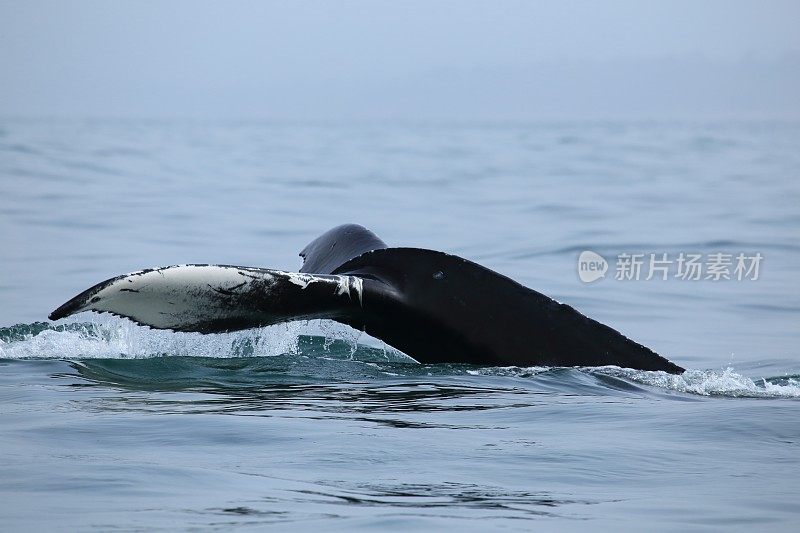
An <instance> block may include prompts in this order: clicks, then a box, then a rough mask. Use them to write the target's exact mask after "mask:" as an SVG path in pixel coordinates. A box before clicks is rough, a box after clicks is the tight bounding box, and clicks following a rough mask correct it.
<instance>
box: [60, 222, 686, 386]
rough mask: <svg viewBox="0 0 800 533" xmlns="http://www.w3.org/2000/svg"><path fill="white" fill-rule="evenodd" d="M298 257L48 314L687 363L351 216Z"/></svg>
mask: <svg viewBox="0 0 800 533" xmlns="http://www.w3.org/2000/svg"><path fill="white" fill-rule="evenodd" d="M300 256H301V257H302V258H303V266H302V268H301V269H300V271H299V272H285V271H281V270H272V269H266V268H253V267H241V266H233V265H201V264H195V265H176V266H169V267H163V268H155V269H147V270H141V271H138V272H133V273H131V274H126V275H123V276H117V277H114V278H111V279H108V280H106V281H103V282H101V283H98V284H97V285H95V286H93V287H91V288H89V289H87V290H85V291H84V292H82V293H80V294H78V295H77V296H75V297H74V298H72V299H71V300H69V301H68V302H66V303H65V304H63V305H62V306H60V307H59V308H58V309H56V310H55V311H53V312H52V313H51V314H50V319H51V320H57V319H60V318H64V317H67V316H69V315H72V314H75V313H79V312H82V311H96V312H100V313H112V314H115V315H118V316H122V317H127V318H129V319H131V320H133V321H134V322H136V323H138V324H141V325H146V326H150V327H152V328H156V329H169V330H174V331H193V332H200V333H220V332H227V331H235V330H241V329H248V328H255V327H262V326H267V325H271V324H278V323H281V322H287V321H291V320H307V319H315V318H325V319H331V320H335V321H337V322H340V323H343V324H346V325H348V326H351V327H353V328H355V329H359V330H362V331H365V332H366V333H368V334H370V335H372V336H373V337H376V338H378V339H381V340H383V341H384V342H386V343H387V344H389V345H390V346H393V347H394V348H397V349H398V350H400V351H402V352H404V353H405V354H407V355H409V356H410V357H412V358H414V359H416V360H417V361H419V362H421V363H469V364H475V365H491V366H605V365H616V366H620V367H627V368H634V369H640V370H662V371H665V372H670V373H680V372H683V370H684V369H683V368H681V367H680V366H678V365H676V364H674V363H672V362H670V361H668V360H667V359H665V358H664V357H661V356H660V355H658V354H656V353H655V352H653V351H652V350H650V349H649V348H647V347H645V346H642V345H641V344H639V343H637V342H635V341H632V340H631V339H629V338H627V337H625V336H624V335H622V334H621V333H619V332H618V331H616V330H614V329H612V328H610V327H608V326H606V325H603V324H601V323H599V322H597V321H595V320H592V319H591V318H588V317H586V316H584V315H583V314H581V313H580V312H578V311H576V310H575V309H573V308H572V307H570V306H569V305H566V304H563V303H559V302H557V301H555V300H553V299H552V298H549V297H547V296H545V295H544V294H541V293H539V292H537V291H534V290H532V289H529V288H527V287H525V286H523V285H521V284H519V283H517V282H515V281H514V280H512V279H510V278H508V277H506V276H503V275H501V274H498V273H497V272H494V271H492V270H489V269H488V268H485V267H483V266H481V265H478V264H477V263H473V262H472V261H468V260H466V259H463V258H461V257H457V256H454V255H450V254H446V253H443V252H437V251H434V250H425V249H420V248H394V247H389V246H387V245H386V243H384V242H383V241H382V240H381V239H379V238H378V237H377V236H376V235H375V234H374V233H372V232H371V231H369V230H368V229H366V228H364V227H362V226H359V225H356V224H346V225H343V226H338V227H336V228H333V229H332V230H330V231H328V232H326V233H324V234H323V235H321V236H320V237H318V238H317V239H315V240H314V241H312V242H311V243H310V244H309V245H308V246H306V247H305V248H304V249H303V251H302V252H300Z"/></svg>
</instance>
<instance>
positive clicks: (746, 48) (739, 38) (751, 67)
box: [0, 0, 800, 120]
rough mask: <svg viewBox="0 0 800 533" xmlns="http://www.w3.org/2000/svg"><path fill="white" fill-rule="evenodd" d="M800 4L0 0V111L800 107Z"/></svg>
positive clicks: (522, 114)
mask: <svg viewBox="0 0 800 533" xmlns="http://www.w3.org/2000/svg"><path fill="white" fill-rule="evenodd" d="M798 21H800V2H799V1H796V0H787V1H764V0H760V1H756V0H751V1H734V0H724V1H705V2H703V1H698V0H693V1H676V0H670V1H663V2H648V1H644V0H632V1H614V2H610V1H585V2H572V1H563V0H560V1H554V2H535V1H520V2H517V1H502V0H491V1H465V0H459V1H452V2H451V1H435V0H423V1H397V0H396V1H386V2H381V1H334V0H326V1H318V2H311V1H291V2H289V1H286V2H267V1H261V2H256V1H253V2H244V1H225V2H222V1H220V2H206V1H198V0H190V1H173V2H167V1H145V2H142V1H138V2H134V1H127V2H117V1H109V0H98V1H91V2H90V1H59V0H56V1H40V0H19V1H5V0H0V72H2V79H1V82H0V115H4V116H43V117H49V116H66V117H135V118H200V119H203V118H231V119H271V118H272V119H351V118H357V119H361V118H365V119H370V118H388V119H393V118H411V119H416V118H419V119H467V120H469V119H521V120H536V119H552V118H577V119H580V118H631V117H634V118H695V117H700V118H706V117H707V118H750V117H755V118H773V117H777V118H791V119H797V118H800V98H798V97H797V95H798V94H800V30H799V29H798V28H799V27H800V24H799V23H798Z"/></svg>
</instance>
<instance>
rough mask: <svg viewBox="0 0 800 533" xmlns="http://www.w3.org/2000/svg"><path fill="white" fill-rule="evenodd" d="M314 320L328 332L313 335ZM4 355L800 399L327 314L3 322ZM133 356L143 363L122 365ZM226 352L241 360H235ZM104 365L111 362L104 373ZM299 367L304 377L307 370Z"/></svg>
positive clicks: (144, 374)
mask: <svg viewBox="0 0 800 533" xmlns="http://www.w3.org/2000/svg"><path fill="white" fill-rule="evenodd" d="M314 329H316V330H318V331H319V332H321V333H322V334H321V335H309V334H307V332H308V331H309V330H314ZM155 358H160V360H159V361H158V364H157V365H156V366H157V370H158V372H161V373H162V374H164V373H166V374H167V376H166V378H165V377H164V376H163V375H162V376H160V377H158V378H156V377H155V373H154V370H153V368H151V367H153V366H154V364H153V363H147V362H146V361H139V363H134V361H135V360H154V359H155ZM0 359H5V360H30V359H57V360H68V361H73V362H77V365H78V366H79V367H80V368H82V369H87V368H88V369H92V368H94V369H96V370H100V369H105V368H106V367H109V368H111V367H113V368H114V369H115V370H114V372H112V374H114V375H119V372H123V373H128V374H130V375H132V376H133V377H129V378H126V379H128V380H129V381H131V383H134V382H135V383H138V384H139V385H144V384H145V383H144V381H146V380H148V379H154V380H155V381H170V380H172V381H174V379H172V378H174V377H175V376H174V375H173V376H171V377H170V376H169V374H170V373H172V374H176V373H181V372H184V373H185V372H187V369H192V371H193V372H194V371H196V370H197V369H202V371H203V373H204V375H207V374H212V375H213V374H214V372H219V371H222V370H224V371H225V372H231V371H234V372H240V373H251V374H254V375H257V376H258V379H264V378H265V376H266V375H267V374H269V373H272V374H276V375H277V374H280V375H281V376H282V377H284V378H285V377H286V374H287V369H289V368H291V369H292V371H296V370H297V369H301V370H302V372H303V374H302V375H303V376H305V377H314V376H316V377H317V378H321V379H334V380H345V381H346V380H348V379H351V380H358V379H361V380H363V379H367V380H371V379H386V378H390V379H393V378H414V379H419V378H421V377H422V378H430V377H453V376H464V377H471V376H485V377H495V378H516V379H522V380H527V381H528V382H529V383H530V384H531V385H533V386H536V387H538V388H545V389H547V390H552V391H562V392H563V390H564V389H565V388H566V389H567V390H575V389H580V390H583V391H585V392H587V393H598V392H600V393H602V391H610V390H617V391H627V392H630V393H639V392H641V393H644V394H647V393H652V392H653V391H656V392H657V391H662V392H668V393H681V394H689V395H696V396H723V397H744V398H800V375H785V376H780V377H763V378H756V379H753V378H750V377H747V376H744V375H742V374H739V373H737V372H736V371H735V370H734V369H733V368H730V367H729V368H725V369H722V370H691V369H690V370H687V371H686V372H684V373H683V374H681V375H672V374H667V373H665V372H649V371H643V370H633V369H626V368H619V367H613V366H607V367H597V368H580V369H576V368H553V367H527V368H522V367H476V366H472V365H466V364H442V365H421V364H418V363H416V362H415V361H413V359H410V358H409V357H407V356H405V355H404V354H402V353H400V352H397V351H396V350H394V349H392V348H390V347H387V346H385V345H384V346H371V345H367V344H363V343H361V342H359V336H358V335H357V334H355V335H354V334H353V332H352V330H350V329H349V328H345V327H343V326H339V325H338V324H335V323H330V322H326V321H311V322H310V323H309V322H305V323H304V322H293V323H287V324H281V325H278V326H270V327H267V328H261V329H253V330H246V331H240V332H232V333H224V334H217V335H202V334H199V333H174V332H170V331H159V330H151V329H148V328H144V327H140V326H137V325H135V324H133V323H132V322H130V321H128V320H124V319H119V318H115V317H105V316H104V317H98V320H96V321H92V322H71V323H65V324H53V323H48V322H35V323H33V324H17V325H15V326H11V327H5V328H0ZM123 360H128V361H129V363H130V364H138V366H137V367H130V366H129V367H128V368H126V369H121V368H120V364H122V363H123ZM224 360H235V361H231V362H229V363H226V362H224ZM299 360H302V363H299V362H298V361H299ZM93 361H96V362H93ZM165 361H169V362H168V363H165ZM309 361H311V362H309ZM313 361H316V362H313ZM103 372H105V370H102V371H101V372H100V373H101V374H102V373H103ZM294 376H295V377H299V375H298V374H294ZM239 378H241V376H239ZM100 381H113V379H111V378H108V379H101V380H100ZM187 383H188V382H187ZM257 383H258V380H255V381H252V384H253V385H256V384H257ZM187 386H188V385H187ZM505 386H507V385H505ZM643 387H644V388H643Z"/></svg>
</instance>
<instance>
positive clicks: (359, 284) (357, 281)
mask: <svg viewBox="0 0 800 533" xmlns="http://www.w3.org/2000/svg"><path fill="white" fill-rule="evenodd" d="M348 277H349V278H351V279H352V280H353V290H355V291H356V294H357V295H358V305H359V306H361V307H364V297H363V294H364V280H362V279H361V278H359V277H358V276H348Z"/></svg>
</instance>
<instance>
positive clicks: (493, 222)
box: [0, 120, 800, 531]
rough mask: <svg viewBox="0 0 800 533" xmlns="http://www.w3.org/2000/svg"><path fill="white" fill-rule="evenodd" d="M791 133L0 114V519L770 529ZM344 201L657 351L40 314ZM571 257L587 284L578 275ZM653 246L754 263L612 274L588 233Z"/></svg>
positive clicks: (796, 308)
mask: <svg viewBox="0 0 800 533" xmlns="http://www.w3.org/2000/svg"><path fill="white" fill-rule="evenodd" d="M798 148H800V124H797V123H779V122H718V123H665V122H602V123H600V122H592V123H589V122H587V123H582V122H563V123H531V124H527V123H458V124H455V123H454V124H446V123H378V122H369V123H304V124H290V123H233V122H179V121H174V122H169V121H164V122H154V121H68V120H60V121H57V120H53V121H45V120H2V121H0V249H1V250H2V255H0V529H2V530H7V531H20V530H31V529H37V530H51V531H53V530H64V531H82V530H103V531H104V530H121V531H153V530H175V529H193V530H199V531H206V530H219V529H223V530H229V529H241V530H250V529H256V530H257V529H263V528H265V527H267V526H273V527H275V528H280V529H286V528H289V527H291V528H293V529H299V530H305V529H311V528H314V529H320V528H322V529H325V530H348V531H349V530H354V529H361V530H366V529H376V528H388V529H392V530H418V529H420V528H422V529H434V528H435V529H442V528H452V529H455V528H458V529H461V530H475V531H485V530H494V529H503V530H529V529H533V528H536V527H542V528H545V529H547V530H565V531H570V530H580V531H585V530H587V529H592V530H606V531H621V530H629V531H641V530H665V531H670V530H671V531H678V530H680V531H684V530H704V529H707V530H719V529H738V530H752V529H758V530H773V531H793V530H794V528H795V527H796V524H797V522H798V519H800V503H798V502H800V454H799V453H798V451H800V448H799V447H798V445H799V444H800V351H799V350H798V345H800V305H798V302H799V301H800V284H799V283H798V277H797V276H798V272H800V239H798V237H800V231H799V230H800V180H798V170H799V169H800V150H799V149H798ZM345 222H357V223H360V224H363V225H365V226H367V227H369V228H371V229H372V230H373V231H375V232H376V233H377V234H378V235H379V236H380V237H382V238H383V239H384V240H385V241H386V242H387V243H389V244H390V245H398V246H402V245H405V246H418V247H426V248H434V249H439V250H444V251H447V252H450V253H455V254H458V255H461V256H463V257H466V258H469V259H471V260H474V261H477V262H479V263H481V264H484V265H486V266H488V267H490V268H493V269H494V270H497V271H499V272H501V273H503V274H506V275H508V276H510V277H512V278H514V279H516V280H518V281H520V282H521V283H524V284H525V285H528V286H530V287H532V288H535V289H537V290H539V291H541V292H544V293H545V294H548V295H549V296H552V297H554V298H556V299H558V300H560V301H562V302H565V303H569V304H570V305H573V306H574V307H576V308H578V309H579V310H581V311H582V312H584V313H585V314H587V315H589V316H591V317H593V318H595V319H597V320H600V321H601V322H604V323H606V324H609V325H611V326H613V327H615V328H616V329H619V330H620V331H622V332H623V333H625V334H626V335H627V336H629V337H631V338H633V339H635V340H637V341H639V342H642V343H643V344H645V345H647V346H649V347H651V348H653V349H654V350H656V351H657V352H659V353H661V354H662V355H664V356H666V357H668V358H669V359H671V360H673V361H675V362H676V363H678V364H680V365H682V366H684V367H686V368H687V369H688V370H687V372H686V373H685V374H683V375H681V376H671V375H667V374H664V373H660V372H642V371H635V370H630V369H620V368H615V367H604V368H595V369H590V368H583V369H574V368H539V367H534V368H482V367H473V366H468V365H420V364H418V363H416V362H414V361H413V360H411V359H409V358H408V357H406V356H405V355H403V354H401V353H399V352H396V351H394V350H393V349H391V347H387V346H385V345H383V344H382V343H381V342H380V341H378V340H376V339H371V338H368V337H367V336H366V335H363V334H360V333H359V332H355V331H352V330H348V329H347V328H345V327H343V326H337V325H334V324H331V323H327V322H319V321H313V322H302V323H291V324H285V325H278V326H273V327H269V328H264V329H260V330H252V331H246V332H239V333H227V334H221V335H208V336H203V335H196V334H178V333H171V332H164V331H153V330H149V329H147V328H143V327H139V326H135V325H133V324H131V323H130V322H127V321H125V320H122V319H115V318H109V317H105V316H95V315H91V314H83V315H78V316H76V317H71V318H70V319H67V320H64V321H59V322H58V323H49V322H47V319H46V317H47V314H48V313H49V312H50V311H52V310H53V309H54V308H55V307H57V306H58V305H60V304H61V303H63V302H64V301H66V300H67V299H68V298H70V297H72V296H74V295H75V294H77V293H78V292H80V291H82V290H83V289H85V288H87V287H89V286H90V285H92V284H94V283H96V282H98V281H101V280H103V279H106V278H108V277H111V276H114V275H117V274H121V273H125V272H129V271H133V270H138V269H140V268H144V267H152V266H163V265H170V264H179V263H191V262H199V263H225V264H242V265H252V266H264V267H271V268H280V269H285V270H296V269H297V268H298V267H299V265H300V258H299V257H297V253H298V251H299V250H301V249H302V248H303V247H304V246H305V244H307V243H308V242H309V241H310V240H311V239H313V238H314V237H315V236H317V235H318V234H320V233H322V232H323V231H325V230H327V229H329V228H330V227H333V226H335V225H338V224H341V223H345ZM586 250H590V251H593V252H595V253H597V254H600V255H601V256H602V257H603V258H605V259H606V260H607V261H608V264H609V267H608V271H607V272H606V275H605V278H603V279H599V280H597V281H595V282H592V283H585V282H583V281H581V279H580V277H579V273H578V257H579V255H580V253H581V252H582V251H586ZM681 253H683V254H701V256H702V258H703V261H706V266H707V262H708V261H710V259H709V257H710V256H711V255H713V254H716V253H723V254H730V256H731V257H735V256H736V255H737V254H740V253H741V254H744V255H745V256H746V257H754V256H755V255H756V254H760V255H761V257H762V258H763V260H761V261H760V262H759V269H758V275H757V279H752V278H753V277H755V275H754V273H752V272H751V274H750V276H749V277H747V276H745V279H742V280H738V279H736V276H735V275H734V274H733V266H731V272H730V274H731V276H730V277H731V278H733V279H727V280H726V279H720V280H717V281H715V280H714V279H713V278H712V279H700V280H688V279H681V278H680V277H676V274H677V272H676V271H674V270H670V271H669V273H668V278H669V279H667V280H666V281H665V280H662V279H660V276H654V279H650V280H647V279H645V277H646V276H645V275H642V276H641V278H640V279H638V280H637V279H627V280H624V279H623V280H618V279H616V277H617V276H616V274H617V269H618V267H619V263H620V259H619V257H620V254H643V257H644V258H645V263H646V262H647V259H648V258H649V257H650V254H656V256H658V257H661V256H662V254H667V257H668V258H670V259H675V258H677V257H678V256H679V255H680V254H681ZM645 266H647V265H645ZM670 268H672V269H674V268H677V266H676V265H675V264H673V265H671V267H670ZM706 272H707V271H704V273H703V276H702V277H703V278H705V277H706ZM475 290H480V288H479V287H477V288H475Z"/></svg>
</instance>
